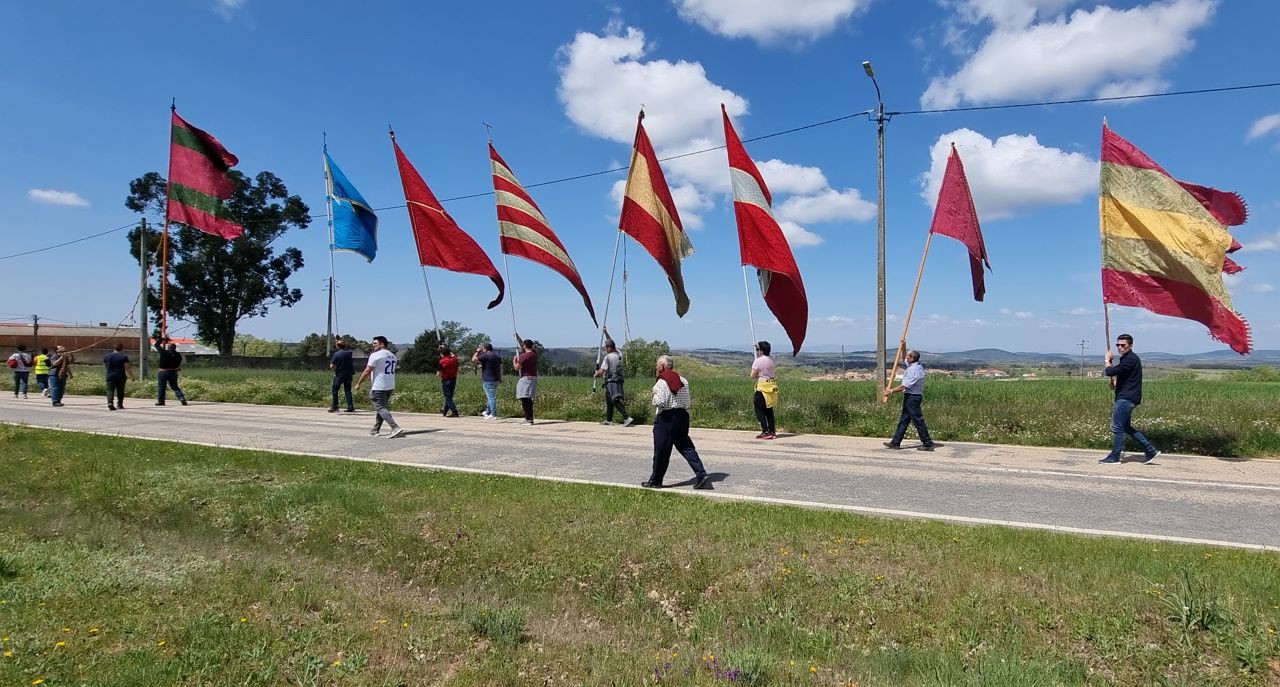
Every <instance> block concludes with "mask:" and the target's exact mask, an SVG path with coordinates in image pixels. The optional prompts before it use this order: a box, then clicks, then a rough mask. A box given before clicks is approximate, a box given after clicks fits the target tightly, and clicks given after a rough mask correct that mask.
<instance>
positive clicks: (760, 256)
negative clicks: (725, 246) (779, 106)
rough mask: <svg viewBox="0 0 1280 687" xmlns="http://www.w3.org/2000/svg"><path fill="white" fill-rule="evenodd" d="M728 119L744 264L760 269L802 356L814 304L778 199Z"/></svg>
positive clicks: (767, 295) (771, 302) (769, 299)
mask: <svg viewBox="0 0 1280 687" xmlns="http://www.w3.org/2000/svg"><path fill="white" fill-rule="evenodd" d="M720 113H721V114H722V115H723V116H724V142H725V148H726V149H727V150H728V151H729V178H730V180H731V181H732V182H733V214H734V217H735V218H736V219H737V220H738V246H739V247H740V248H741V250H742V264H744V265H751V266H753V267H755V268H756V271H757V273H758V274H759V277H760V291H761V293H762V294H763V296H764V302H765V304H766V305H768V306H769V310H770V311H772V312H773V314H774V316H775V317H777V318H778V322H780V323H781V324H782V328H783V329H785V330H786V332H787V336H788V337H790V338H791V355H795V354H797V353H799V352H800V346H801V345H802V344H804V336H805V332H806V331H807V330H808V328H809V298H808V297H807V296H806V295H805V292H804V281H803V280H802V279H801V278H800V268H799V267H797V266H796V259H795V256H793V255H792V254H791V245H790V244H789V243H787V237H786V236H785V235H784V234H783V233H782V227H780V226H778V220H776V219H774V217H773V209H772V205H773V197H772V196H771V195H769V187H768V186H766V185H765V183H764V177H762V176H760V170H759V169H757V168H756V163H755V161H754V160H752V159H751V156H750V155H748V154H747V149H746V148H744V147H742V141H741V140H740V139H739V138H738V133H737V132H736V131H734V130H733V123H732V122H730V121H729V113H728V112H727V111H726V110H725V108H724V105H723V104H721V105H720Z"/></svg>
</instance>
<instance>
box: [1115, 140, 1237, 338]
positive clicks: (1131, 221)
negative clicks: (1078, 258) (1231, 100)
mask: <svg viewBox="0 0 1280 687" xmlns="http://www.w3.org/2000/svg"><path fill="white" fill-rule="evenodd" d="M1100 186H1101V188H1100V194H1099V217H1100V220H1101V221H1100V225H1101V229H1102V300H1103V302H1105V303H1115V304H1117V305H1129V306H1134V307H1138V308H1145V309H1147V310H1150V311H1151V312H1154V313H1157V314H1160V315H1168V316H1171V317H1182V318H1186V319H1189V320H1195V321H1196V322H1200V323H1201V324H1203V325H1205V326H1206V327H1208V328H1209V335H1210V336H1212V337H1213V338H1214V339H1216V340H1218V341H1221V342H1223V343H1225V344H1227V345H1228V346H1230V347H1231V349H1232V350H1234V351H1236V352H1237V353H1241V354H1244V353H1248V352H1249V351H1250V350H1252V348H1253V342H1252V340H1251V337H1250V333H1249V325H1248V323H1247V322H1245V320H1244V318H1243V317H1241V316H1240V315H1239V314H1238V313H1236V312H1235V311H1234V310H1233V309H1232V307H1231V295H1230V294H1229V293H1227V288H1226V284H1225V283H1223V279H1222V272H1223V266H1224V263H1225V260H1226V256H1227V252H1228V251H1229V250H1230V249H1231V247H1232V245H1233V243H1234V239H1232V237H1231V234H1230V233H1229V232H1228V231H1227V228H1226V227H1225V226H1224V225H1223V222H1222V221H1221V219H1219V217H1218V216H1217V214H1216V213H1215V212H1213V211H1211V210H1210V209H1209V208H1208V207H1207V204H1206V203H1204V202H1203V201H1202V199H1201V198H1199V197H1197V196H1196V195H1195V194H1193V193H1192V192H1191V191H1189V190H1188V189H1187V188H1186V186H1185V185H1184V184H1182V183H1181V182H1179V181H1178V180H1176V179H1174V178H1173V177H1172V176H1171V175H1170V174H1169V173H1168V172H1166V171H1165V170H1164V169H1163V168H1162V167H1161V166H1160V165H1158V164H1156V162H1155V161H1154V160H1152V159H1151V158H1149V157H1147V155H1146V154H1145V153H1143V152H1142V151H1141V150H1138V148H1137V147H1135V146H1134V145H1133V144H1132V143H1130V142H1129V141H1126V140H1125V139H1123V138H1121V137H1120V136H1118V135H1116V134H1115V133H1113V132H1112V131H1111V129H1110V128H1108V127H1107V126H1106V124H1103V127H1102V180H1101V184H1100ZM1241 219H1243V218H1241Z"/></svg>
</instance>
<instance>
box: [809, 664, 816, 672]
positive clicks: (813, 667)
mask: <svg viewBox="0 0 1280 687" xmlns="http://www.w3.org/2000/svg"><path fill="white" fill-rule="evenodd" d="M809 672H810V673H816V672H818V666H809Z"/></svg>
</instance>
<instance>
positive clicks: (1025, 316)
mask: <svg viewBox="0 0 1280 687" xmlns="http://www.w3.org/2000/svg"><path fill="white" fill-rule="evenodd" d="M1000 314H1001V315H1005V316H1007V317H1013V318H1016V319H1019V320H1030V319H1033V318H1034V317H1035V313H1030V312H1027V311H1025V310H1013V309H1012V308H1001V309H1000Z"/></svg>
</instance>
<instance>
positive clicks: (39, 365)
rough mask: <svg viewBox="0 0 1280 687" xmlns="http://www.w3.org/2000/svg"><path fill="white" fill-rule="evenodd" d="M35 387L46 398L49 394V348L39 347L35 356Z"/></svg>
mask: <svg viewBox="0 0 1280 687" xmlns="http://www.w3.org/2000/svg"><path fill="white" fill-rule="evenodd" d="M35 372H36V388H37V389H39V390H40V393H42V394H44V395H45V397H46V398H47V397H48V396H49V349H47V348H42V349H40V355H37V356H36V369H35Z"/></svg>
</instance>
